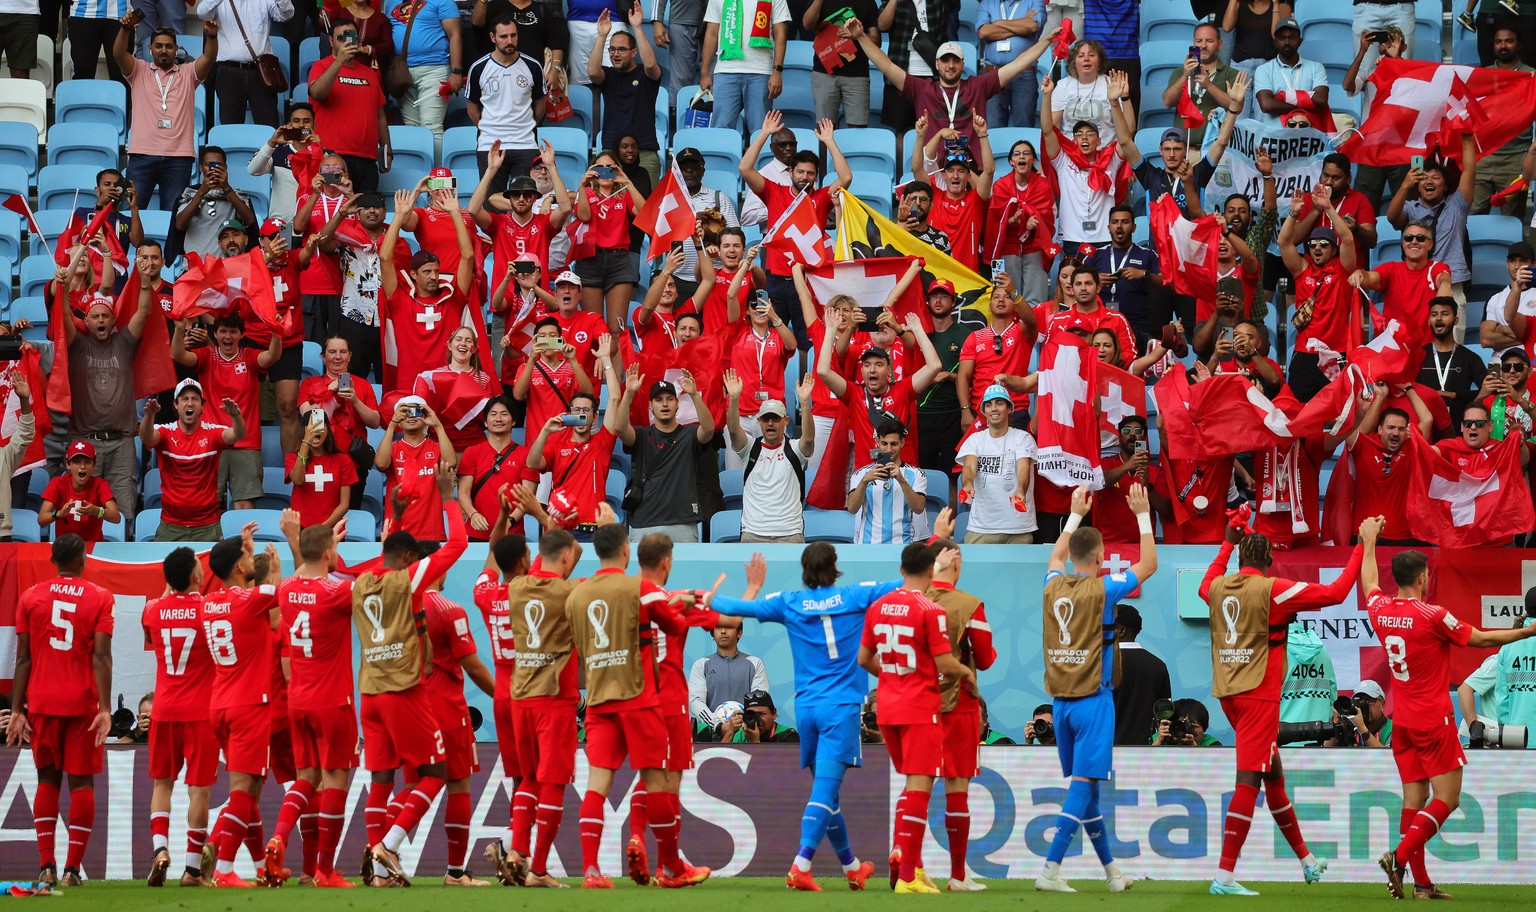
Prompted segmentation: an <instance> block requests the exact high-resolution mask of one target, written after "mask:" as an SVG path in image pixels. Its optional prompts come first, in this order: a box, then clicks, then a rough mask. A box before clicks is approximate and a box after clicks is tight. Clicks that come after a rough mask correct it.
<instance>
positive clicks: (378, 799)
mask: <svg viewBox="0 0 1536 912" xmlns="http://www.w3.org/2000/svg"><path fill="white" fill-rule="evenodd" d="M394 789H395V784H394V783H393V782H370V783H368V803H367V804H366V805H364V806H363V826H364V828H365V829H367V831H368V844H369V845H371V846H376V845H378V844H379V843H381V842H383V841H384V834H385V833H386V832H388V830H389V817H390V813H389V812H390V793H391V792H393V791H394Z"/></svg>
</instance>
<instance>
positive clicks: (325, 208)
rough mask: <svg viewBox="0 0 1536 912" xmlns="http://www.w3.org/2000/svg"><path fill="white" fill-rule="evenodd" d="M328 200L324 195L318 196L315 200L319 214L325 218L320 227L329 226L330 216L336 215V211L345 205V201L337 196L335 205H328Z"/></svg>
mask: <svg viewBox="0 0 1536 912" xmlns="http://www.w3.org/2000/svg"><path fill="white" fill-rule="evenodd" d="M330 199H331V198H330V197H328V196H326V195H325V194H324V193H322V194H320V195H319V196H318V197H316V199H315V202H316V204H318V205H319V206H320V214H321V215H324V216H325V221H323V222H321V223H320V224H322V225H325V224H329V223H330V221H331V216H333V215H335V214H336V210H338V209H340V208H341V207H342V206H344V205H346V200H345V199H343V198H342V197H339V196H338V197H336V205H334V206H331V205H328V204H327V201H328V200H330Z"/></svg>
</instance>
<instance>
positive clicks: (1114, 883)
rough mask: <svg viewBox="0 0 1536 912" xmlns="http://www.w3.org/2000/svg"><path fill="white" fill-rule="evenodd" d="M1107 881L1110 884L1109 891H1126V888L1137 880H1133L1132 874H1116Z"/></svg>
mask: <svg viewBox="0 0 1536 912" xmlns="http://www.w3.org/2000/svg"><path fill="white" fill-rule="evenodd" d="M1105 883H1108V884H1109V892H1111V893H1124V892H1125V891H1126V890H1129V889H1130V888H1131V886H1132V885H1133V884H1134V883H1135V881H1133V880H1131V878H1130V876H1129V875H1127V874H1116V875H1115V876H1113V877H1110V878H1108V879H1107V880H1106V881H1105Z"/></svg>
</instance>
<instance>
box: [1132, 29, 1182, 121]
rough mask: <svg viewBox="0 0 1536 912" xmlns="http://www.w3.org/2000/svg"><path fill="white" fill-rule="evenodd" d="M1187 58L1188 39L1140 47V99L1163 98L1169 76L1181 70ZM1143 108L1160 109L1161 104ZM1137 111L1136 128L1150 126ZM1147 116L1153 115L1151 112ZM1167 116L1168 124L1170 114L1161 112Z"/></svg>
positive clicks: (1170, 118)
mask: <svg viewBox="0 0 1536 912" xmlns="http://www.w3.org/2000/svg"><path fill="white" fill-rule="evenodd" d="M1188 56H1189V39H1188V38H1185V39H1183V40H1180V41H1149V42H1146V43H1144V44H1142V46H1141V97H1142V98H1143V99H1144V100H1145V99H1149V98H1150V99H1153V100H1155V101H1160V100H1161V99H1162V97H1163V89H1166V88H1167V87H1168V79H1169V77H1170V74H1172V73H1173V72H1174V71H1175V70H1180V69H1183V67H1184V60H1185V58H1187V57H1188ZM1143 107H1144V108H1148V109H1151V108H1158V109H1161V107H1162V105H1161V104H1143ZM1141 113H1142V112H1140V111H1138V112H1137V114H1138V124H1137V125H1138V126H1142V127H1146V126H1152V124H1149V123H1147V122H1146V118H1145V117H1140V116H1139V115H1140V114H1141ZM1147 113H1148V114H1151V113H1154V112H1153V111H1151V110H1148V111H1147ZM1163 113H1165V114H1167V116H1168V122H1169V123H1172V118H1173V114H1172V112H1163Z"/></svg>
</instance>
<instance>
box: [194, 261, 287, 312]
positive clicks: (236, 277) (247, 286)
mask: <svg viewBox="0 0 1536 912" xmlns="http://www.w3.org/2000/svg"><path fill="white" fill-rule="evenodd" d="M187 263H188V266H187V271H186V272H184V273H182V274H181V278H179V279H177V280H176V288H175V292H174V295H173V297H172V303H171V318H172V319H175V320H185V319H189V318H191V317H201V316H203V315H204V314H215V315H217V314H224V313H231V312H235V311H237V310H240V309H242V308H245V309H247V310H248V311H249V312H250V313H253V314H255V315H256V316H257V317H259V318H260V319H261V321H262V322H263V323H266V324H267V325H268V326H272V327H274V328H277V329H279V330H281V329H282V328H283V318H282V316H280V315H279V314H278V312H277V296H276V290H275V289H274V287H273V280H272V271H271V270H270V269H268V268H267V260H266V257H264V256H262V253H261V251H260V250H252V251H250V252H249V253H243V254H241V255H240V256H234V257H211V256H200V255H198V254H196V253H189V254H187ZM288 290H289V289H287V288H286V287H285V288H284V292H285V294H286V292H287V291H288Z"/></svg>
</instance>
